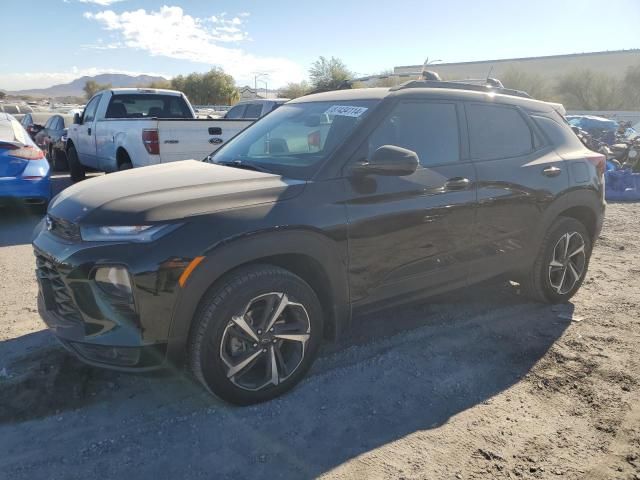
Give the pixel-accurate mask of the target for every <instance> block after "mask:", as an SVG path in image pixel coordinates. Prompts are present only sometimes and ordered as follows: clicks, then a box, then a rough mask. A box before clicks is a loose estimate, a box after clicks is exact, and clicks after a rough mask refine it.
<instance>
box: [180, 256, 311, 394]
mask: <svg viewBox="0 0 640 480" xmlns="http://www.w3.org/2000/svg"><path fill="white" fill-rule="evenodd" d="M271 292H282V293H284V294H286V295H287V298H288V299H289V301H291V302H296V303H299V304H301V305H303V306H304V309H300V308H299V307H297V306H295V307H294V306H292V308H294V309H295V310H296V311H297V313H287V314H286V315H285V314H284V313H283V314H282V315H280V316H279V317H277V318H280V319H282V320H279V321H278V322H276V326H277V328H283V327H282V325H285V326H286V325H287V324H285V320H284V318H285V317H286V316H287V315H289V316H291V315H294V316H295V315H300V314H301V312H303V311H304V318H305V319H306V320H305V322H307V323H308V325H309V329H308V330H307V333H308V334H309V337H308V340H306V343H302V344H300V346H298V344H296V347H295V348H299V350H300V351H301V352H302V353H301V360H299V363H297V366H296V367H295V368H292V369H291V372H290V373H289V375H285V376H284V377H283V378H284V379H283V380H282V381H278V382H275V383H277V384H271V383H269V384H265V385H262V386H260V387H259V388H258V389H257V390H254V391H250V390H247V389H246V388H242V387H241V386H239V385H237V384H236V383H235V382H234V381H232V380H231V378H235V376H231V377H229V378H228V373H230V371H231V366H230V365H229V364H228V363H225V361H224V360H223V359H222V356H223V350H224V349H225V348H226V347H225V345H228V343H227V341H228V340H229V339H230V338H231V337H232V336H233V335H230V334H228V333H227V332H228V331H230V329H234V328H237V324H235V323H234V322H232V321H231V319H232V317H234V316H235V318H236V319H237V318H238V316H240V317H241V318H247V316H246V315H245V316H242V312H243V311H244V309H245V308H246V307H247V305H255V304H256V303H252V302H255V300H256V298H261V297H264V296H267V297H269V296H270V295H274V294H273V293H271ZM276 298H279V297H276ZM274 305H275V304H274ZM263 308H264V310H263V312H265V311H267V308H269V309H270V310H269V311H270V312H273V311H275V310H277V306H273V305H271V306H269V307H266V306H265V307H263ZM252 313H254V312H252ZM274 317H275V315H274ZM257 322H258V321H257V320H253V317H251V323H252V324H254V325H253V326H252V327H251V328H252V329H253V328H255V330H253V331H254V333H257V332H259V331H260V330H258V327H259V325H255V323H257ZM322 324H323V315H322V307H321V305H320V302H319V300H318V297H317V296H316V294H315V292H314V291H313V289H312V288H311V287H310V286H309V285H308V284H307V283H306V282H305V281H304V280H302V279H301V278H300V277H298V276H296V275H294V274H293V273H291V272H289V271H287V270H284V269H282V268H279V267H275V266H271V265H251V266H248V267H242V268H240V269H238V270H236V271H235V272H231V273H230V274H228V275H226V276H225V277H223V278H222V279H221V280H220V281H218V282H216V284H215V285H214V286H213V287H212V288H211V289H210V290H209V291H208V292H207V293H206V294H205V296H204V298H203V300H202V301H201V303H200V306H199V308H198V310H197V312H196V315H195V316H194V323H193V326H192V328H191V334H190V339H189V344H188V356H189V366H190V370H191V372H192V373H193V375H194V376H195V377H196V378H197V379H198V380H199V381H200V383H202V385H203V386H204V387H205V388H207V389H208V390H209V391H210V392H211V393H213V394H215V395H217V396H218V397H220V398H222V399H223V400H225V401H227V402H230V403H233V404H236V405H251V404H254V403H259V402H264V401H266V400H270V399H272V398H274V397H277V396H278V395H281V394H283V393H285V392H286V391H288V390H290V389H291V388H293V387H294V386H295V385H296V384H297V383H298V382H299V381H300V380H301V379H302V378H303V377H304V375H305V374H306V372H307V371H308V369H309V367H310V366H311V364H312V363H313V361H314V359H315V357H316V355H317V351H318V347H319V346H320V343H321V339H322ZM236 331H238V332H239V330H236ZM270 331H271V330H270ZM277 331H278V330H276V332H277ZM240 333H242V332H240ZM263 333H264V334H265V335H267V332H266V330H265V332H263ZM273 335H274V336H276V335H277V333H274V334H273ZM235 338H238V337H237V336H235ZM264 340H265V339H264V338H262V337H261V338H260V340H258V342H264ZM272 341H273V343H274V344H276V343H277V342H278V340H276V339H273V337H272ZM223 342H225V343H224V344H223ZM236 342H237V340H236ZM251 342H253V340H250V339H249V341H245V342H244V343H242V341H241V342H240V343H242V344H243V346H246V349H243V354H244V357H245V358H246V357H249V356H252V355H254V353H253V352H255V355H258V357H256V360H255V361H254V362H252V363H250V364H249V365H252V364H253V366H252V367H248V368H247V369H246V371H245V372H244V373H242V374H240V375H239V377H240V378H242V376H243V375H247V374H248V373H255V372H256V371H257V372H258V373H260V372H263V369H262V368H261V367H262V365H261V364H258V362H262V361H264V362H267V361H269V362H271V361H275V360H269V358H275V354H274V353H273V352H274V351H275V350H271V349H272V348H273V349H275V348H276V345H274V346H273V347H272V346H271V344H270V343H268V342H267V345H266V346H267V348H268V350H267V348H265V349H262V347H263V346H265V345H264V344H263V343H255V344H253V345H251ZM283 342H284V341H282V340H280V345H281V346H280V347H279V348H280V349H282V346H284V345H285V343H283ZM289 345H291V344H289ZM260 350H261V351H262V352H265V353H264V354H261V353H260V352H259V351H260ZM279 351H280V353H279V355H280V356H279V357H278V359H279V360H281V359H283V358H284V356H283V354H282V350H279ZM225 352H226V350H225ZM238 358H242V357H238ZM297 361H298V360H297V359H296V360H294V362H297ZM234 363H236V362H234ZM237 363H242V362H240V361H239V362H237ZM279 363H280V365H282V362H279ZM270 365H271V363H269V364H266V363H265V365H264V366H265V368H267V367H269V368H270ZM254 367H255V371H249V370H250V369H251V368H254ZM275 371H276V372H278V373H280V372H282V371H286V370H285V369H284V368H280V367H278V368H276V369H275ZM241 372H242V370H241ZM264 372H267V371H266V370H264ZM269 372H272V370H269ZM266 375H267V377H266V378H267V382H268V381H269V377H268V375H271V374H270V373H267V374H266ZM279 378H280V377H279V376H278V379H279ZM256 383H258V384H260V385H261V384H262V380H259V381H256Z"/></svg>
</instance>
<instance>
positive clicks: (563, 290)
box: [522, 217, 592, 303]
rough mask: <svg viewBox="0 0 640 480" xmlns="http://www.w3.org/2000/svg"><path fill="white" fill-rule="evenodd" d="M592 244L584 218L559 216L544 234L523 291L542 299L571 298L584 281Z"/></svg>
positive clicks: (559, 301)
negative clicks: (582, 220) (581, 220)
mask: <svg viewBox="0 0 640 480" xmlns="http://www.w3.org/2000/svg"><path fill="white" fill-rule="evenodd" d="M591 248H592V245H591V237H590V236H589V232H588V231H587V229H586V228H585V226H584V225H583V224H582V223H581V222H579V221H578V220H576V219H574V218H569V217H560V218H558V219H557V220H556V221H555V222H554V223H553V224H552V225H551V228H549V231H548V232H547V234H546V235H545V238H544V240H543V242H542V245H541V247H540V251H539V253H538V256H537V258H536V260H535V263H534V265H533V268H532V269H531V271H530V272H529V274H528V275H527V277H526V278H525V279H524V281H523V282H522V287H523V290H524V293H525V294H526V295H528V296H529V297H531V298H532V299H533V300H536V301H539V302H542V303H563V302H566V301H568V300H569V299H570V298H571V297H573V296H574V295H575V294H576V292H577V291H578V290H579V289H580V286H581V285H582V282H583V281H584V278H585V276H586V274H587V268H588V267H589V259H590V257H591Z"/></svg>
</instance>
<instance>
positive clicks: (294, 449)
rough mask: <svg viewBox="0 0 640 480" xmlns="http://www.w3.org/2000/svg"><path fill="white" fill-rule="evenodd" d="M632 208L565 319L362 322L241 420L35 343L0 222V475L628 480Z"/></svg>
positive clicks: (27, 283) (433, 308) (10, 235)
mask: <svg viewBox="0 0 640 480" xmlns="http://www.w3.org/2000/svg"><path fill="white" fill-rule="evenodd" d="M639 213H640V205H637V204H635V205H634V204H614V205H610V206H609V209H608V213H607V220H606V225H605V229H604V231H603V234H602V237H601V238H600V240H599V242H598V244H597V247H596V250H595V252H594V256H593V260H592V264H591V268H590V272H589V275H588V280H587V282H586V284H585V285H584V287H583V289H582V291H581V292H580V293H579V294H578V295H577V296H576V297H575V299H574V302H573V303H572V304H568V305H563V306H559V307H550V306H543V305H536V304H532V303H528V302H526V301H525V300H523V299H522V298H521V297H520V296H519V295H518V292H517V289H516V288H515V287H513V286H511V285H508V284H501V283H493V284H489V285H484V286H481V287H477V288H474V289H470V290H469V291H467V292H463V293H462V294H461V293H457V294H452V295H447V296H443V297H438V298H436V299H433V300H431V301H430V302H429V303H427V304H424V305H420V306H412V307H407V308H404V309H402V310H399V311H393V312H385V313H380V314H378V315H376V316H375V317H367V318H362V319H358V321H357V322H356V326H355V328H354V329H353V331H352V333H351V334H350V335H349V337H348V338H345V339H344V340H343V341H341V343H340V344H338V345H330V346H327V347H326V348H325V349H324V351H323V353H322V355H321V358H320V359H319V361H318V362H317V364H316V365H315V367H314V369H313V371H312V373H311V375H310V377H309V378H308V379H306V380H305V381H303V382H302V383H301V384H300V385H299V386H298V388H296V389H295V390H294V391H293V392H292V393H290V394H289V395H286V396H284V397H282V398H280V399H277V400H275V401H272V402H270V403H267V404H263V405H259V406H254V407H249V408H235V407H231V406H228V405H225V404H223V403H221V402H219V401H217V400H215V399H213V398H210V397H209V396H207V395H206V394H204V393H203V392H202V391H201V390H200V389H199V388H198V387H197V386H195V385H193V384H192V383H191V382H190V381H189V380H188V379H185V378H184V377H182V376H180V375H177V374H176V372H164V373H156V374H152V375H127V374H121V373H114V372H108V371H102V370H98V369H94V368H90V367H85V366H83V365H81V364H80V363H78V362H77V361H76V360H75V359H73V358H71V357H70V356H68V355H67V354H66V353H65V352H64V351H63V350H62V349H61V348H60V347H58V346H57V345H56V343H55V342H54V341H53V340H52V338H51V336H50V334H49V333H48V332H46V331H43V330H42V324H41V323H40V320H39V319H38V315H37V313H36V310H35V294H36V285H35V281H34V279H33V273H32V272H33V268H34V262H33V259H32V255H31V249H30V246H29V239H30V234H31V230H32V228H33V226H34V225H35V223H36V222H37V218H35V217H27V218H25V217H24V216H22V215H21V214H20V213H9V212H6V211H2V212H0V278H2V279H3V282H2V288H1V290H0V472H2V474H0V477H2V478H11V479H40V478H46V479H58V478H59V479H75V478H78V479H80V478H82V479H86V478H103V479H106V478H122V477H123V476H128V477H129V478H141V479H146V478H152V479H154V480H157V479H164V478H173V479H187V478H188V479H191V478H207V479H214V478H215V479H224V478H229V479H239V478H249V477H251V478H269V479H272V478H310V477H318V476H320V477H325V478H337V479H340V478H393V479H396V478H405V479H441V478H443V479H448V478H450V479H471V478H476V479H478V478H482V479H484V478H570V479H640V368H639V366H640V319H639V318H638V314H639V312H640V288H639V287H638V284H639V283H640V222H639Z"/></svg>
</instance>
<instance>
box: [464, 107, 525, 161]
mask: <svg viewBox="0 0 640 480" xmlns="http://www.w3.org/2000/svg"><path fill="white" fill-rule="evenodd" d="M466 110H467V121H468V125H469V143H470V147H471V157H472V158H474V159H476V160H494V159H498V158H509V157H517V156H518V155H524V154H527V153H530V152H531V151H533V150H534V143H533V134H532V132H531V129H530V128H529V125H527V122H526V121H525V120H524V118H523V117H522V115H521V114H520V112H519V111H518V110H516V109H515V108H512V107H506V106H498V105H483V104H478V103H471V104H467V106H466Z"/></svg>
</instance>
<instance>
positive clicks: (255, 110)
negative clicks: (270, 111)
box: [244, 103, 262, 118]
mask: <svg viewBox="0 0 640 480" xmlns="http://www.w3.org/2000/svg"><path fill="white" fill-rule="evenodd" d="M261 113H262V104H261V103H250V104H249V105H247V109H246V110H245V112H244V118H260V114H261Z"/></svg>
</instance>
